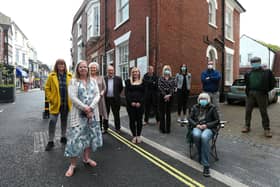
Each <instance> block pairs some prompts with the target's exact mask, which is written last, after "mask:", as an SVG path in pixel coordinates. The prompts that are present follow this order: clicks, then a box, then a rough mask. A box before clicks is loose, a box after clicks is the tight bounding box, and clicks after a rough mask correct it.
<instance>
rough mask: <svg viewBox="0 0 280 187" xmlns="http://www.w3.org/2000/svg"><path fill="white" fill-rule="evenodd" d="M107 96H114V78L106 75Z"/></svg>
mask: <svg viewBox="0 0 280 187" xmlns="http://www.w3.org/2000/svg"><path fill="white" fill-rule="evenodd" d="M107 97H114V79H113V77H112V78H109V77H108V90H107Z"/></svg>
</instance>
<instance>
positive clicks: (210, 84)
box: [201, 61, 221, 118]
mask: <svg viewBox="0 0 280 187" xmlns="http://www.w3.org/2000/svg"><path fill="white" fill-rule="evenodd" d="M220 80H221V74H220V72H219V71H217V70H215V69H214V62H213V61H209V62H208V67H207V70H205V71H203V72H202V73H201V82H202V90H203V92H206V93H208V94H209V96H210V97H211V101H212V103H213V104H214V105H215V106H216V107H217V110H218V113H219V117H220V118H221V111H220V105H219V98H220V92H219V88H220Z"/></svg>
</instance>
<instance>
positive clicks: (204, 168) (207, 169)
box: [203, 166, 210, 177]
mask: <svg viewBox="0 0 280 187" xmlns="http://www.w3.org/2000/svg"><path fill="white" fill-rule="evenodd" d="M203 176H204V177H210V169H209V167H207V166H204V167H203Z"/></svg>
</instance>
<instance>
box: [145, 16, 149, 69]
mask: <svg viewBox="0 0 280 187" xmlns="http://www.w3.org/2000/svg"><path fill="white" fill-rule="evenodd" d="M149 23H150V22H149V16H147V17H146V56H147V65H148V66H149V65H150V60H149V59H150V58H149V50H150V48H149V45H150V35H149V30H150V27H149Z"/></svg>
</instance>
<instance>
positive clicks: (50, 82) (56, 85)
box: [45, 59, 72, 151]
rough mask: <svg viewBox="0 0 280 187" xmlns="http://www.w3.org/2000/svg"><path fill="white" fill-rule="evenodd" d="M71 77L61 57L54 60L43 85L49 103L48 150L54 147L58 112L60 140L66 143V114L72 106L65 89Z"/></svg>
mask: <svg viewBox="0 0 280 187" xmlns="http://www.w3.org/2000/svg"><path fill="white" fill-rule="evenodd" d="M71 78H72V75H71V73H69V72H68V71H67V66H66V63H65V61H64V60H63V59H58V60H56V62H55V66H54V70H53V71H52V72H51V73H50V74H49V76H48V79H47V82H46V85H45V94H46V96H47V98H48V100H49V103H50V122H49V142H48V144H47V146H46V151H50V150H51V149H52V148H53V147H54V136H55V130H56V123H57V119H58V116H59V114H60V120H61V139H60V142H61V143H63V144H66V143H67V139H66V129H67V115H68V112H69V111H70V110H71V107H72V103H71V100H70V98H69V96H68V95H69V94H68V91H67V90H68V85H69V83H70V80H71Z"/></svg>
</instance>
